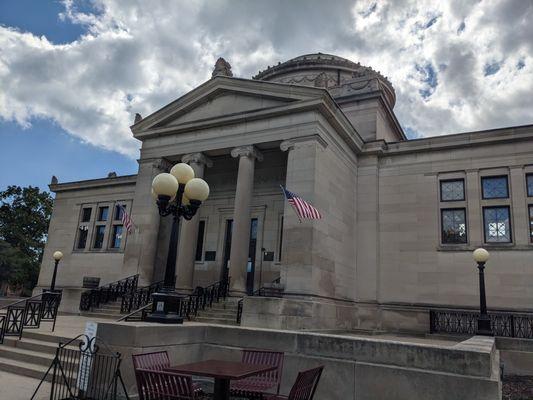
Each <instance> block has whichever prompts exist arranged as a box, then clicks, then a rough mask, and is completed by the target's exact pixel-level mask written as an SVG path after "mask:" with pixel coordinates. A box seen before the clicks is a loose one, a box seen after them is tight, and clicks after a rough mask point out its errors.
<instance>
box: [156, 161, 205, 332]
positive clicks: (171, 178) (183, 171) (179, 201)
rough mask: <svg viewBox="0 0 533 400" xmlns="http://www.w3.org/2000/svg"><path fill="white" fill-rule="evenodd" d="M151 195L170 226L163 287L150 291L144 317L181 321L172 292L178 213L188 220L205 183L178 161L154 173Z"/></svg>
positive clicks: (202, 198) (177, 297)
mask: <svg viewBox="0 0 533 400" xmlns="http://www.w3.org/2000/svg"><path fill="white" fill-rule="evenodd" d="M152 189H153V195H155V196H157V201H156V202H157V207H158V209H159V215H161V216H162V217H166V216H167V215H172V230H171V232H170V241H169V245H168V255H167V265H166V268H165V280H164V283H163V288H162V289H161V290H160V291H158V292H157V293H154V294H153V295H152V301H153V307H152V313H151V314H150V315H148V316H147V318H146V320H147V321H150V322H161V323H174V324H175V323H178V324H180V323H182V322H183V317H182V316H181V315H180V313H179V308H180V302H181V296H180V295H179V294H178V293H176V291H175V288H174V285H175V278H176V277H175V275H176V255H177V254H176V253H177V248H178V228H179V220H180V217H183V218H185V219H186V220H190V219H191V218H192V217H194V215H195V214H196V212H197V211H198V208H199V207H200V205H201V204H202V202H203V201H205V200H206V199H207V197H208V196H209V185H208V184H207V183H206V182H205V181H204V180H203V179H200V178H195V177H194V170H193V169H192V168H191V166H190V165H188V164H185V163H179V164H176V165H174V166H173V167H172V169H171V170H170V173H162V174H159V175H157V176H156V177H155V178H154V180H153V181H152Z"/></svg>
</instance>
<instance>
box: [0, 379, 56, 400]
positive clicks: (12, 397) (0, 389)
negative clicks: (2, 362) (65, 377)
mask: <svg viewBox="0 0 533 400" xmlns="http://www.w3.org/2000/svg"><path fill="white" fill-rule="evenodd" d="M39 382H40V381H39V380H38V379H33V378H27V377H25V376H20V375H15V374H10V373H9V372H0V399H2V400H30V398H31V396H32V394H33V392H34V391H35V389H36V388H37V385H38V384H39ZM49 398H50V384H49V383H43V387H41V389H40V390H39V392H38V393H37V396H35V400H48V399H49Z"/></svg>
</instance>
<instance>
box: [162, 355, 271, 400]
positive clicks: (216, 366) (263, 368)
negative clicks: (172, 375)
mask: <svg viewBox="0 0 533 400" xmlns="http://www.w3.org/2000/svg"><path fill="white" fill-rule="evenodd" d="M276 368H277V367H276V366H275V365H258V364H247V363H243V362H240V361H222V360H205V361H199V362H194V363H190V364H182V365H176V366H171V367H168V368H165V370H167V371H172V372H177V373H180V374H186V375H194V376H204V377H209V378H214V379H215V393H214V395H215V397H214V399H215V400H229V398H230V396H229V394H230V381H231V380H238V379H243V378H247V377H249V376H252V375H257V374H260V373H262V372H268V371H272V370H274V369H276Z"/></svg>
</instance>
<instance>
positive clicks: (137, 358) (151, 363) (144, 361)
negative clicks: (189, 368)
mask: <svg viewBox="0 0 533 400" xmlns="http://www.w3.org/2000/svg"><path fill="white" fill-rule="evenodd" d="M131 358H132V359H133V369H134V370H135V379H136V380H137V388H138V389H139V399H140V400H149V399H152V398H153V396H152V397H143V393H142V392H141V387H142V386H141V381H140V378H139V374H138V371H139V370H141V369H142V370H150V371H164V370H165V369H166V368H169V367H170V358H169V357H168V352H167V351H166V350H165V351H154V352H152V353H144V354H132V355H131ZM191 380H192V378H191ZM192 387H193V390H194V392H195V394H196V395H200V394H202V393H203V390H202V388H201V387H200V386H198V385H197V384H196V383H193V384H192Z"/></svg>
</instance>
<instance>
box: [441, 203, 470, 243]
mask: <svg viewBox="0 0 533 400" xmlns="http://www.w3.org/2000/svg"><path fill="white" fill-rule="evenodd" d="M442 243H466V211H465V209H464V208H457V209H453V210H442Z"/></svg>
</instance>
